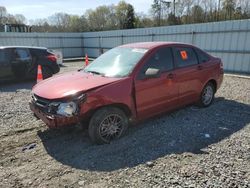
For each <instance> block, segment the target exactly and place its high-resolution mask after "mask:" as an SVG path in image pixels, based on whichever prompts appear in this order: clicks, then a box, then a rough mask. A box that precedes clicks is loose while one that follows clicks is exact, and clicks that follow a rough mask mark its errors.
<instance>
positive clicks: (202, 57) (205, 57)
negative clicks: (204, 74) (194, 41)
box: [195, 49, 210, 63]
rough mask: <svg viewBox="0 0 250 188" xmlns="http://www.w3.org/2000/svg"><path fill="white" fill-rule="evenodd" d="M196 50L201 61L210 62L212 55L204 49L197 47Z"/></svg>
mask: <svg viewBox="0 0 250 188" xmlns="http://www.w3.org/2000/svg"><path fill="white" fill-rule="evenodd" d="M195 51H196V54H197V56H198V59H199V63H205V62H208V61H209V60H210V57H209V56H208V55H207V54H206V53H205V52H203V51H202V50H199V49H195Z"/></svg>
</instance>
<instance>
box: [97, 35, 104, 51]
mask: <svg viewBox="0 0 250 188" xmlns="http://www.w3.org/2000/svg"><path fill="white" fill-rule="evenodd" d="M101 40H102V37H101V36H99V37H98V43H99V55H101V54H103V49H102V41H101Z"/></svg>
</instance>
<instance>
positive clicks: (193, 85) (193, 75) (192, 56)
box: [173, 46, 203, 105]
mask: <svg viewBox="0 0 250 188" xmlns="http://www.w3.org/2000/svg"><path fill="white" fill-rule="evenodd" d="M173 54H174V59H175V64H176V82H177V83H178V86H179V101H180V104H182V105H185V104H189V103H192V102H195V101H197V100H198V99H199V96H200V91H201V89H202V87H203V84H202V80H201V76H202V71H201V67H200V65H199V63H198V58H197V56H196V53H195V51H194V49H193V48H192V47H189V46H175V47H173Z"/></svg>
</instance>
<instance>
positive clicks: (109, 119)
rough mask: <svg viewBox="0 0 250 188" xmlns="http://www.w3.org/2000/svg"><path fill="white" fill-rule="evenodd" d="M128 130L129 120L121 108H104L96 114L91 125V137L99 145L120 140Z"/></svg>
mask: <svg viewBox="0 0 250 188" xmlns="http://www.w3.org/2000/svg"><path fill="white" fill-rule="evenodd" d="M127 128H128V118H127V116H126V115H125V113H124V112H123V111H122V110H120V109H119V108H115V107H104V108H101V109H100V110H98V111H97V112H95V113H94V115H93V116H92V118H91V120H90V123H89V129H88V131H89V136H90V139H91V140H92V142H94V143H97V144H105V143H110V142H111V141H113V140H116V139H118V138H120V137H121V136H122V135H124V133H125V132H126V130H127Z"/></svg>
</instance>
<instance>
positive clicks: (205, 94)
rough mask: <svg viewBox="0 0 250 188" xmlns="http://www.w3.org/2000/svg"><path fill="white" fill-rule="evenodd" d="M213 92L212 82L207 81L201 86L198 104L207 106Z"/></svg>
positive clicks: (211, 99) (211, 101) (211, 100)
mask: <svg viewBox="0 0 250 188" xmlns="http://www.w3.org/2000/svg"><path fill="white" fill-rule="evenodd" d="M214 94H215V86H214V84H213V83H212V82H208V83H207V84H206V85H205V87H204V88H203V90H202V92H201V95H200V100H199V103H198V105H199V106H200V107H208V106H210V105H211V104H212V103H213V100H214Z"/></svg>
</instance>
